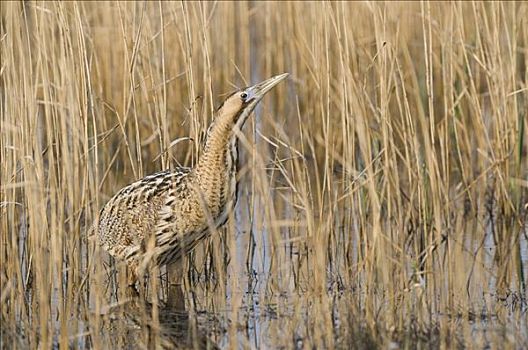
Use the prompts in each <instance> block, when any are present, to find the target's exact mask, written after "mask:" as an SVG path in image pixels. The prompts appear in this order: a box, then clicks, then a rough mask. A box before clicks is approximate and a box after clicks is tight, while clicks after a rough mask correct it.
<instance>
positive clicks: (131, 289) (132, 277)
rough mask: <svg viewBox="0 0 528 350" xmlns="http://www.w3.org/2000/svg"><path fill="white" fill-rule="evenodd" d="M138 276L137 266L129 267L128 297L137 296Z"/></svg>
mask: <svg viewBox="0 0 528 350" xmlns="http://www.w3.org/2000/svg"><path fill="white" fill-rule="evenodd" d="M137 280H138V276H137V273H136V269H135V268H131V267H127V293H126V294H127V297H131V298H136V297H138V296H139V292H138V290H137V288H136V282H137Z"/></svg>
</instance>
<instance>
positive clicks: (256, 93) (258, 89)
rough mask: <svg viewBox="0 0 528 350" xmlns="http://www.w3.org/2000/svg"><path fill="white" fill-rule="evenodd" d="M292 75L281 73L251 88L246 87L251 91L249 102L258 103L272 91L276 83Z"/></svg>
mask: <svg viewBox="0 0 528 350" xmlns="http://www.w3.org/2000/svg"><path fill="white" fill-rule="evenodd" d="M288 75H290V74H289V73H284V74H279V75H276V76H274V77H271V78H269V79H267V80H264V81H263V82H260V83H258V84H255V85H253V86H251V87H249V88H247V89H246V91H247V92H248V93H249V96H250V98H249V103H250V104H256V103H258V102H259V101H260V100H261V99H262V97H263V96H264V95H265V94H266V93H267V92H268V91H270V90H271V89H272V88H273V87H274V86H275V85H277V84H278V83H280V82H281V81H283V80H284V79H286V77H288Z"/></svg>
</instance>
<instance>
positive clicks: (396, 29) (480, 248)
mask: <svg viewBox="0 0 528 350" xmlns="http://www.w3.org/2000/svg"><path fill="white" fill-rule="evenodd" d="M0 13H1V23H0V30H1V33H0V51H1V52H0V57H1V61H0V101H1V106H0V113H1V120H0V121H1V138H0V162H1V164H0V165H1V171H0V181H1V183H0V196H1V198H0V237H1V238H0V239H1V247H0V259H1V260H0V266H1V267H0V288H1V292H0V299H1V326H0V328H1V331H0V345H1V347H2V348H10V349H16V348H18V349H22V348H43V349H46V348H54V347H56V348H61V349H66V348H70V347H73V348H99V349H102V348H106V347H109V346H110V345H111V344H115V345H116V346H118V347H122V348H127V347H129V348H135V347H142V346H144V347H148V348H150V347H171V346H176V345H175V343H170V341H169V340H167V339H170V337H171V334H169V333H168V332H165V331H164V329H170V322H171V321H170V320H174V319H175V318H176V316H174V315H173V314H167V313H166V310H165V309H164V307H163V306H162V305H164V303H165V302H169V303H170V302H171V300H170V299H171V298H170V294H169V293H168V292H167V277H166V275H167V274H166V269H165V268H162V269H161V270H160V271H159V273H151V278H150V281H149V285H150V286H151V287H152V288H153V289H154V291H156V290H158V292H155V293H152V298H150V299H149V300H150V301H152V302H153V303H154V304H153V307H152V308H149V309H142V311H138V312H135V315H136V316H137V315H139V316H137V317H136V318H137V319H139V320H140V322H139V324H140V326H139V329H140V330H139V331H138V330H137V329H136V332H139V333H137V334H136V335H135V336H134V337H132V336H131V335H130V332H128V333H127V331H123V329H125V328H126V325H116V324H114V323H112V319H114V320H115V319H117V320H123V319H124V318H126V317H125V316H126V314H127V313H128V314H129V313H134V312H133V311H134V310H136V311H137V309H138V308H139V309H141V308H140V307H137V306H134V307H132V308H130V309H125V311H124V313H121V314H119V315H118V316H116V317H114V318H112V317H111V316H110V315H111V314H112V312H108V310H113V309H112V307H113V305H114V304H113V303H115V302H119V297H116V296H115V295H113V296H112V293H109V292H108V285H109V283H108V281H107V280H109V279H111V278H108V276H109V275H112V271H113V269H112V268H111V267H112V266H114V265H115V266H117V267H119V262H116V263H115V264H113V265H112V264H107V261H108V257H105V256H104V253H103V252H97V251H94V247H93V244H92V243H91V241H90V240H89V239H87V231H88V228H89V227H90V225H91V223H92V222H93V220H94V218H95V217H96V216H97V213H98V210H99V209H100V208H101V207H102V205H103V204H104V203H105V202H106V201H107V200H108V199H109V198H110V197H111V196H112V195H113V194H114V193H115V192H117V190H119V189H120V188H121V187H123V186H124V185H126V184H128V183H130V182H132V181H134V180H136V179H138V178H140V177H142V176H144V175H147V174H149V173H152V172H155V171H159V170H162V169H166V168H171V167H175V166H178V165H192V164H194V163H195V162H196V160H197V157H199V154H200V151H201V146H200V145H201V144H202V143H203V140H204V136H205V131H206V128H207V126H208V124H209V122H210V121H211V118H212V115H213V112H214V109H215V107H216V106H218V104H219V103H220V102H221V100H222V98H223V96H225V95H226V94H227V93H229V92H230V91H232V90H233V89H234V88H235V87H236V86H238V87H240V86H246V85H249V84H250V83H253V82H256V81H259V80H262V79H264V78H267V77H270V76H272V75H275V74H279V73H283V72H289V73H291V78H290V79H289V80H288V81H287V82H286V83H285V84H282V85H281V86H279V87H278V88H277V89H275V90H274V91H273V92H272V93H270V94H269V96H266V98H265V100H264V101H263V103H262V106H261V107H259V109H258V110H257V112H256V113H255V115H254V117H253V118H252V119H251V120H250V121H249V122H248V125H246V127H245V133H244V137H243V139H242V140H241V144H242V145H243V146H244V151H243V154H242V161H241V171H240V181H241V186H239V188H240V194H239V203H238V205H237V209H236V211H235V214H234V215H233V217H232V218H231V220H230V221H229V224H228V225H227V228H225V229H221V230H219V232H217V233H216V234H215V235H214V236H213V237H212V238H211V239H209V240H208V241H206V242H204V243H203V244H201V245H200V246H199V247H198V248H197V249H196V250H195V251H194V252H193V253H192V254H191V255H190V256H189V257H188V258H187V259H186V261H185V264H184V266H182V267H180V268H181V269H182V273H183V278H182V281H183V291H184V293H183V296H184V299H183V301H184V304H185V307H186V310H187V312H188V315H187V316H188V317H187V318H186V320H187V321H186V322H188V324H187V323H186V325H187V326H186V327H184V328H183V331H181V332H183V333H186V332H188V333H189V334H192V335H193V336H192V337H191V338H192V339H194V340H192V341H191V342H190V343H188V344H187V345H188V347H203V346H205V347H208V346H209V347H211V343H210V342H201V341H196V339H197V338H200V337H206V338H208V339H210V340H211V341H212V342H213V343H216V344H217V345H218V346H220V347H225V348H247V347H252V348H278V347H281V348H306V349H308V348H351V347H356V348H367V347H368V348H371V347H381V348H415V347H437V348H453V347H467V348H483V347H484V348H486V347H492V348H494V347H500V348H504V349H507V348H523V347H525V346H527V345H528V335H527V333H526V327H527V324H526V312H527V307H528V306H527V299H526V276H527V273H528V237H527V235H528V233H527V224H526V220H527V218H528V216H527V215H528V214H527V211H528V207H527V202H528V200H527V198H528V162H527V151H528V148H527V141H526V139H527V136H528V132H527V128H526V124H527V123H528V112H527V111H528V84H527V82H528V68H527V67H528V4H527V3H524V2H519V3H513V2H511V3H502V2H493V3H480V2H463V3H462V2H455V3H429V2H425V3H370V2H366V3H347V2H339V3H330V2H321V3H316V2H203V3H190V2H177V3H169V2H126V3H125V2H122V3H121V2H82V3H79V2H71V3H70V2H55V3H48V2H6V3H2V6H1V7H0ZM118 270H119V269H118ZM121 270H122V269H121ZM121 275H122V272H121V273H118V274H117V277H115V278H114V280H116V281H119V278H121V277H119V276H121ZM158 276H159V278H158ZM105 281H106V282H105ZM114 284H115V285H119V282H117V283H114ZM109 294H110V296H109ZM158 301H159V305H158ZM131 310H132V311H131ZM167 315H168V316H167ZM171 315H172V316H171ZM167 320H168V321H167ZM145 324H149V325H151V327H150V328H149V329H150V330H151V331H152V332H151V333H149V332H148V331H145V327H143V328H142V327H141V325H143V326H144V325H145ZM116 332H117V333H116ZM115 334H117V336H114V335H115ZM172 335H174V334H172ZM131 339H134V340H133V341H132V340H131ZM171 344H172V345H171ZM179 344H181V343H179ZM207 344H209V345H207Z"/></svg>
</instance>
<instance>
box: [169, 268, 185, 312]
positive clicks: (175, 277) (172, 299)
mask: <svg viewBox="0 0 528 350" xmlns="http://www.w3.org/2000/svg"><path fill="white" fill-rule="evenodd" d="M167 272H168V275H169V276H168V285H169V288H168V289H169V290H168V295H167V306H170V307H171V308H173V309H175V310H180V311H185V299H184V297H183V290H182V287H183V264H182V261H178V262H175V263H172V264H170V265H167Z"/></svg>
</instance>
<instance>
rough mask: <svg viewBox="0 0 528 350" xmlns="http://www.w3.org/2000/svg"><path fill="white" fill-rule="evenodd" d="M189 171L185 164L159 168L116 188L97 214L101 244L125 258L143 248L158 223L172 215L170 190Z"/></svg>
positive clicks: (130, 256)
mask: <svg viewBox="0 0 528 350" xmlns="http://www.w3.org/2000/svg"><path fill="white" fill-rule="evenodd" d="M188 173H189V170H188V168H179V169H177V170H176V171H162V172H158V173H155V174H152V175H149V176H146V177H144V178H143V179H141V180H139V181H136V182H134V183H132V184H130V185H128V186H126V187H124V188H123V189H122V190H121V191H119V192H118V193H117V194H116V195H115V196H114V197H113V198H112V199H111V200H110V201H109V202H108V203H107V204H106V205H105V206H104V208H103V209H102V211H101V214H100V218H99V225H98V237H99V241H100V243H101V245H102V246H103V248H104V249H105V250H107V251H108V252H109V253H110V254H111V255H113V256H116V257H118V258H120V259H125V260H127V261H129V260H131V259H134V258H135V257H136V256H138V253H142V252H145V250H146V249H147V248H148V246H149V244H150V243H149V242H150V238H151V237H155V235H156V232H157V231H158V230H159V226H160V225H161V226H163V223H165V222H166V221H167V220H170V219H171V215H173V214H172V210H171V207H170V200H171V196H170V193H171V191H172V190H173V189H174V184H175V182H176V179H179V178H181V177H182V176H184V175H185V174H188ZM154 244H156V243H155V242H154Z"/></svg>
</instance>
